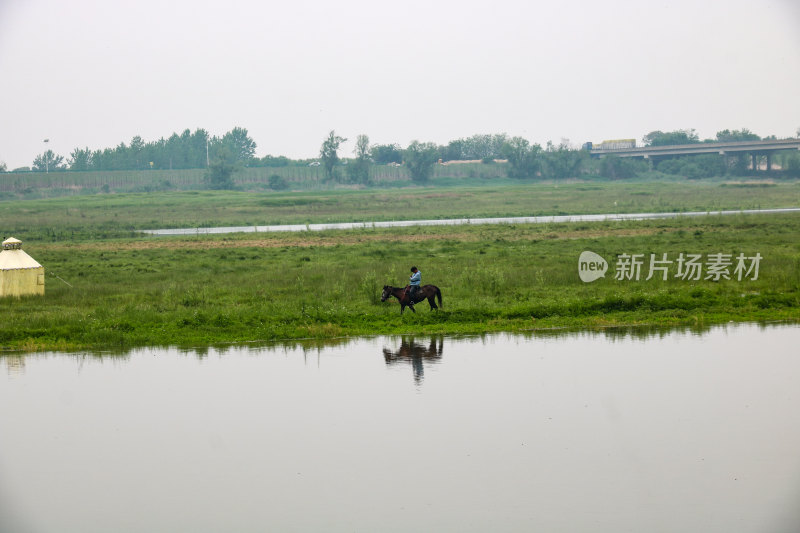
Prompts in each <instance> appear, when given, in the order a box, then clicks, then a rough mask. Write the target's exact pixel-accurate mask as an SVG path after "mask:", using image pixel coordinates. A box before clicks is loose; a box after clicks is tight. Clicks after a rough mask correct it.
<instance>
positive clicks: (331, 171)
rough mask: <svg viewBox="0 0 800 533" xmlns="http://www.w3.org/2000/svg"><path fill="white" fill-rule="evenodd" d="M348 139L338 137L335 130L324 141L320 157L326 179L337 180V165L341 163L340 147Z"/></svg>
mask: <svg viewBox="0 0 800 533" xmlns="http://www.w3.org/2000/svg"><path fill="white" fill-rule="evenodd" d="M346 140H347V139H345V138H344V137H339V136H338V135H336V132H335V131H334V130H331V132H330V133H329V134H328V137H327V138H326V139H325V141H323V143H322V146H321V147H320V149H319V157H320V159H322V165H323V168H324V169H325V177H326V178H327V179H329V180H334V179H336V178H337V172H336V163H338V162H339V155H338V154H337V152H338V151H339V146H340V145H341V144H342V143H343V142H345V141H346Z"/></svg>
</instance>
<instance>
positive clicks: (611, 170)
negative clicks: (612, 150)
mask: <svg viewBox="0 0 800 533" xmlns="http://www.w3.org/2000/svg"><path fill="white" fill-rule="evenodd" d="M646 171H647V163H646V162H645V161H643V160H641V159H634V158H632V157H619V156H617V155H614V154H609V155H607V156H605V157H603V158H602V159H601V160H600V175H601V176H603V177H606V178H611V179H613V180H618V179H629V178H635V177H636V175H637V174H639V173H640V172H646Z"/></svg>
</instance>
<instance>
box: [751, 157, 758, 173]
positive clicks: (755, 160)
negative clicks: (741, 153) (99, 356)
mask: <svg viewBox="0 0 800 533" xmlns="http://www.w3.org/2000/svg"><path fill="white" fill-rule="evenodd" d="M750 159H752V160H753V172H758V156H756V154H750Z"/></svg>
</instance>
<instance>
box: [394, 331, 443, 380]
mask: <svg viewBox="0 0 800 533" xmlns="http://www.w3.org/2000/svg"><path fill="white" fill-rule="evenodd" d="M443 347H444V339H443V338H441V337H439V338H438V339H435V338H432V339H431V342H430V344H429V345H428V346H427V347H425V345H424V344H420V343H417V342H414V339H406V338H404V339H402V341H400V348H399V349H398V350H397V351H395V352H393V351H391V350H389V349H387V348H384V349H383V358H384V360H385V361H386V364H387V365H394V364H399V363H402V362H404V361H407V362H410V363H411V368H412V369H413V370H414V381H415V382H416V383H419V382H421V381H422V378H423V377H425V367H424V361H425V360H427V361H428V363H429V364H430V363H438V362H439V359H441V358H442V349H443Z"/></svg>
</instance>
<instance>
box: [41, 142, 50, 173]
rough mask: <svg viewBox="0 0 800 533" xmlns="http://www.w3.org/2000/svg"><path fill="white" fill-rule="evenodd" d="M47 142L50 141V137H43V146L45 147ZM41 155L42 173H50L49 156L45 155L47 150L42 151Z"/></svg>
mask: <svg viewBox="0 0 800 533" xmlns="http://www.w3.org/2000/svg"><path fill="white" fill-rule="evenodd" d="M49 142H50V139H45V140H44V146H45V148H47V143H49ZM42 157H44V173H45V174H49V173H50V158H49V157H47V150H45V151H44V154H42Z"/></svg>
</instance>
